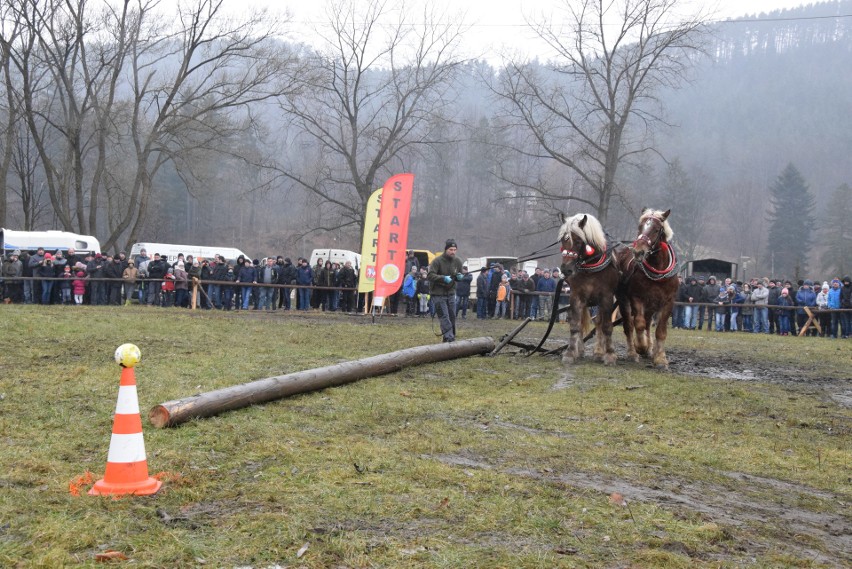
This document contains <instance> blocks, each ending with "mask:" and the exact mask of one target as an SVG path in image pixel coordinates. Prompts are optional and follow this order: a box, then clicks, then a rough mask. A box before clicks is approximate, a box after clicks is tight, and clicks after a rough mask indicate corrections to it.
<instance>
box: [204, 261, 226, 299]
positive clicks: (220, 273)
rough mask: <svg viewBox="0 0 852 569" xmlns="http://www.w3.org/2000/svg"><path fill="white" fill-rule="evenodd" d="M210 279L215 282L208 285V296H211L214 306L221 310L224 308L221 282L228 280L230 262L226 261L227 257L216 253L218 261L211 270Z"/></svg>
mask: <svg viewBox="0 0 852 569" xmlns="http://www.w3.org/2000/svg"><path fill="white" fill-rule="evenodd" d="M210 280H211V281H213V282H211V283H210V285H209V286H208V287H207V296H209V297H210V302H211V303H212V304H213V307H214V308H217V309H219V310H221V309H222V308H223V303H222V284H221V283H224V282H226V281H227V280H228V264H227V263H226V262H225V257H223V256H221V255H216V262H215V263H214V264H213V269H212V270H211V272H210Z"/></svg>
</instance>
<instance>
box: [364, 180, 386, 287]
mask: <svg viewBox="0 0 852 569" xmlns="http://www.w3.org/2000/svg"><path fill="white" fill-rule="evenodd" d="M381 195H382V190H381V189H378V190H376V191H375V192H373V193H372V194H370V199H368V200H367V211H366V212H365V213H364V236H363V237H362V239H361V273H360V275H359V277H358V292H373V287H374V286H375V282H376V253H377V252H376V246H377V243H378V240H379V198H380V197H381Z"/></svg>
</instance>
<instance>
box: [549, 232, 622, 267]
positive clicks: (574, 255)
mask: <svg viewBox="0 0 852 569" xmlns="http://www.w3.org/2000/svg"><path fill="white" fill-rule="evenodd" d="M568 237H569V239H570V240H571V243H572V244H573V242H574V236H573V235H569V236H568ZM578 241H579V239H578ZM562 242H563V243H564V239H563V240H562ZM560 249H561V251H562V257H563V259H567V260H568V261H570V262H572V263H574V269H575V270H577V271H581V272H587V273H595V272H597V271H601V270H603V269H605V268H606V267H607V266H608V265H609V264H610V263H611V262H612V255H611V254H610V249H609V247H607V246H606V243H604V250H603V251H596V250H595V248H594V247H592V246H591V245H589V244H588V243H587V244H586V247H585V253H586V256H585V257H584V258H583V260H582V261H581V259H580V253H578V252H577V251H574V250H573V249H566V248H565V245H560ZM598 255H600V257H599V258H598V260H597V261H595V262H590V261H591V260H592V259H594V258H595V257H597V256H598Z"/></svg>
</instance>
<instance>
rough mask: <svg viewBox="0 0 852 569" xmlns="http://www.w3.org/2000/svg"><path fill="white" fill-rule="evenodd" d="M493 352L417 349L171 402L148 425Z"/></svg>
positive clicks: (489, 343)
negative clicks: (412, 367) (415, 366)
mask: <svg viewBox="0 0 852 569" xmlns="http://www.w3.org/2000/svg"><path fill="white" fill-rule="evenodd" d="M493 349H494V340H493V339H492V338H487V337H486V338H473V339H471V340H459V341H457V342H451V343H447V344H434V345H429V346H418V347H416V348H408V349H406V350H399V351H397V352H391V353H389V354H382V355H379V356H373V357H369V358H364V359H361V360H355V361H351V362H345V363H342V364H336V365H332V366H326V367H321V368H315V369H308V370H305V371H299V372H296V373H288V374H286V375H278V376H275V377H267V378H265V379H259V380H257V381H251V382H249V383H243V384H240V385H234V386H232V387H226V388H224V389H217V390H216V391H208V392H207V393H201V394H199V395H195V396H192V397H186V398H183V399H176V400H174V401H167V402H165V403H162V404H160V405H157V406H155V407H153V408H152V409H151V411H150V412H149V413H148V420H149V421H150V422H151V424H152V425H154V426H155V427H157V428H163V427H174V426H176V425H179V424H181V423H185V422H187V421H189V420H191V419H194V418H202V417H212V416H213V415H217V414H219V413H223V412H225V411H231V410H233V409H241V408H243V407H248V406H249V405H255V404H258V403H266V402H268V401H274V400H276V399H281V398H283V397H288V396H290V395H295V394H296V393H306V392H308V391H315V390H318V389H324V388H326V387H334V386H336V385H343V384H345V383H352V382H353V381H358V380H359V379H365V378H368V377H375V376H377V375H383V374H386V373H392V372H395V371H399V370H401V369H403V368H405V367H408V366H413V365H422V364H428V363H435V362H442V361H447V360H453V359H457V358H466V357H469V356H476V355H484V354H487V353H489V352H490V351H491V350H493Z"/></svg>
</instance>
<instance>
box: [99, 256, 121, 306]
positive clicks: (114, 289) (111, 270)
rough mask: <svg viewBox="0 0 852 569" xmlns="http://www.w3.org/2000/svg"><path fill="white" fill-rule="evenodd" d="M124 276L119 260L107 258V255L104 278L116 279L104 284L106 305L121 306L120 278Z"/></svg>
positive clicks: (117, 258)
mask: <svg viewBox="0 0 852 569" xmlns="http://www.w3.org/2000/svg"><path fill="white" fill-rule="evenodd" d="M123 276H124V267H123V266H122V265H121V258H119V257H118V256H116V257H112V258H111V257H109V255H107V263H106V265H104V278H107V279H116V280H109V281H107V282H106V287H105V288H106V290H107V291H109V292H108V294H107V299H108V300H107V304H111V305H113V306H119V305H120V304H121V298H122V297H121V285H122V277H123Z"/></svg>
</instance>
